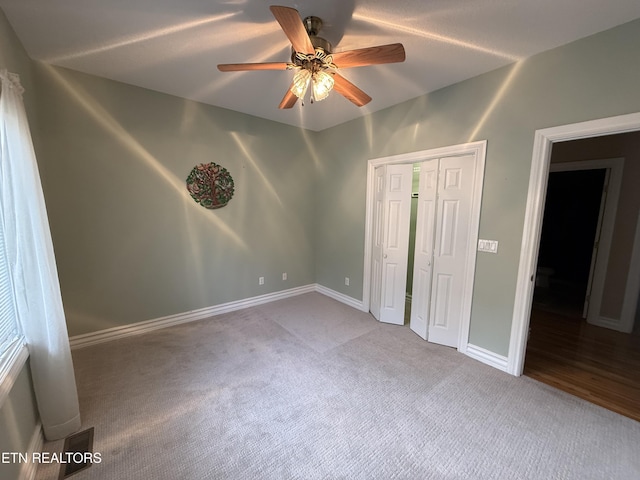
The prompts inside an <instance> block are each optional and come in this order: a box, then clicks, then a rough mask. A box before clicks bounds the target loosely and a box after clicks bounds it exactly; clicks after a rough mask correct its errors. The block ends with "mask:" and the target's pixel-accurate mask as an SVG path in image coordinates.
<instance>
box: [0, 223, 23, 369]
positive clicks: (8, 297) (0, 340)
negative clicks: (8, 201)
mask: <svg viewBox="0 0 640 480" xmlns="http://www.w3.org/2000/svg"><path fill="white" fill-rule="evenodd" d="M1 220H2V219H1V217H0V364H1V363H2V360H3V359H4V357H5V354H6V353H7V351H8V350H9V347H11V345H13V344H14V343H15V342H17V341H18V340H19V338H20V330H19V328H18V321H17V318H16V308H15V297H14V293H13V282H12V281H11V273H10V271H9V263H8V262H7V252H6V249H5V242H4V228H3V222H2V221H1Z"/></svg>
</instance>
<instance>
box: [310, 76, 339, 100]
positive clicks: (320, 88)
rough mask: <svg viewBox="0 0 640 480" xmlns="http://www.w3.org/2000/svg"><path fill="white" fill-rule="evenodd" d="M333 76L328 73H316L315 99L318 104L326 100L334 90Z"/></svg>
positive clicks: (314, 82) (314, 84)
mask: <svg viewBox="0 0 640 480" xmlns="http://www.w3.org/2000/svg"><path fill="white" fill-rule="evenodd" d="M333 84H334V80H333V76H332V75H329V74H328V73H326V72H316V73H315V74H314V75H313V98H314V100H315V101H316V102H319V101H320V100H324V99H325V98H327V97H328V96H329V92H330V91H331V89H332V88H333Z"/></svg>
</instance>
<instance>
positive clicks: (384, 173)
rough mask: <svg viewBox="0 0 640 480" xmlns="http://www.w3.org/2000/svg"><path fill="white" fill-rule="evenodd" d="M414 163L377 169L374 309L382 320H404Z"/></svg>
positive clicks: (374, 226) (374, 214)
mask: <svg viewBox="0 0 640 480" xmlns="http://www.w3.org/2000/svg"><path fill="white" fill-rule="evenodd" d="M412 178H413V165H411V164H391V165H383V166H380V167H377V168H376V169H375V192H374V212H373V244H372V250H371V253H372V257H371V258H372V259H371V282H372V283H371V284H372V291H371V313H372V314H373V316H374V317H375V318H376V319H378V320H379V321H381V322H386V323H394V324H396V325H403V324H404V310H405V299H406V288H407V266H408V250H409V221H410V217H411V187H412V184H411V183H412Z"/></svg>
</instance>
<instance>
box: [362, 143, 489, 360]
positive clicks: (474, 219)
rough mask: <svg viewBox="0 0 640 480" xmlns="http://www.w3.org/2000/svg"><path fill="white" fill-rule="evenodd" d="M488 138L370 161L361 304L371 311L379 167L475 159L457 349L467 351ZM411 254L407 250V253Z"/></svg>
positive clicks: (462, 351) (368, 167)
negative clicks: (467, 253)
mask: <svg viewBox="0 0 640 480" xmlns="http://www.w3.org/2000/svg"><path fill="white" fill-rule="evenodd" d="M486 149H487V141H486V140H482V141H478V142H470V143H465V144H460V145H451V146H447V147H441V148H435V149H430V150H422V151H418V152H411V153H405V154H400V155H391V156H387V157H381V158H375V159H371V160H369V161H368V165H367V193H366V217H365V239H364V242H365V243H364V262H363V263H364V267H363V282H362V283H363V288H362V290H363V291H362V307H363V310H364V311H366V312H368V311H369V309H370V306H371V258H372V248H371V245H372V240H373V214H374V203H375V199H374V192H375V169H376V167H379V166H382V165H388V164H395V163H410V164H415V163H420V162H423V161H425V160H431V159H435V158H441V157H447V156H457V155H468V154H472V155H474V156H475V159H476V172H475V181H474V186H473V202H472V207H471V226H470V227H471V232H472V233H471V238H470V245H471V246H472V247H470V249H469V250H470V251H469V257H468V260H467V262H468V268H467V269H466V272H467V274H466V279H465V288H464V291H465V293H464V298H463V303H464V304H463V311H464V312H465V314H464V315H463V320H462V323H461V325H460V338H459V340H460V341H459V344H458V351H460V352H461V353H466V350H467V345H468V343H469V325H470V320H471V303H472V300H473V281H474V278H475V266H476V253H477V244H478V232H479V227H480V207H481V202H482V186H483V181H484V166H485V157H486ZM407 253H408V252H407Z"/></svg>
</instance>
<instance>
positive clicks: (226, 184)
mask: <svg viewBox="0 0 640 480" xmlns="http://www.w3.org/2000/svg"><path fill="white" fill-rule="evenodd" d="M187 190H189V193H190V194H191V196H192V197H193V199H194V200H195V201H196V202H198V203H199V204H200V205H202V206H203V207H205V208H221V207H224V206H225V205H226V204H227V203H229V200H231V197H233V178H231V175H230V174H229V172H228V171H227V169H226V168H224V167H221V166H220V165H218V164H216V163H213V162H212V163H201V164H200V165H196V166H195V167H193V170H191V173H190V174H189V176H188V177H187Z"/></svg>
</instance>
